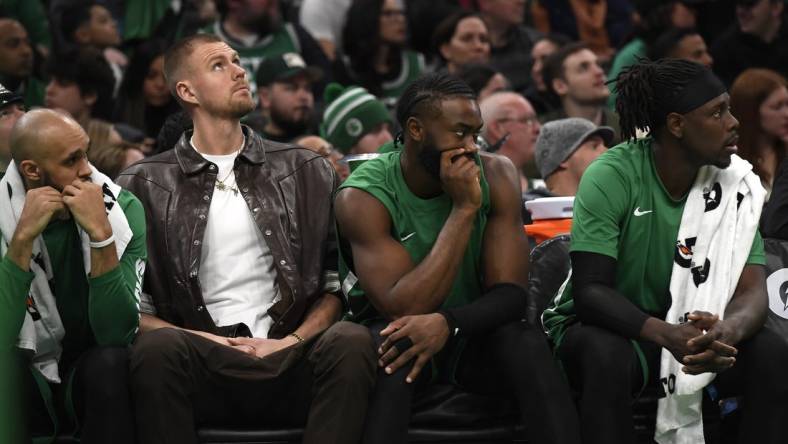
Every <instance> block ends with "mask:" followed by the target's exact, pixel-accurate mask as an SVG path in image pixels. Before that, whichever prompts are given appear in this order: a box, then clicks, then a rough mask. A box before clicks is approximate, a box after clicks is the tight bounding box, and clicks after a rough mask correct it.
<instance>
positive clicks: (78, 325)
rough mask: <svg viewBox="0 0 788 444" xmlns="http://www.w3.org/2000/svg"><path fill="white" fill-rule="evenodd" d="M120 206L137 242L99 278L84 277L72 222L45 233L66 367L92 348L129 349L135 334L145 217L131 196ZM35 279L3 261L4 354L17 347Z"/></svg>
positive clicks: (0, 341) (0, 325) (125, 194)
mask: <svg viewBox="0 0 788 444" xmlns="http://www.w3.org/2000/svg"><path fill="white" fill-rule="evenodd" d="M118 204H119V205H120V206H121V208H123V211H124V213H125V215H126V218H127V220H128V222H129V226H130V227H131V230H132V232H133V237H132V239H131V241H130V242H129V244H128V245H127V246H126V250H125V251H124V253H123V257H122V258H121V260H120V264H119V266H118V267H116V268H114V269H112V270H110V271H108V272H107V273H104V274H103V275H101V276H99V277H96V278H92V277H89V276H87V275H86V274H85V268H84V264H83V259H82V248H81V244H80V238H79V235H78V232H77V226H76V224H75V223H74V221H73V220H66V221H53V222H51V223H50V224H49V225H48V226H47V228H46V229H45V230H44V233H43V237H44V243H45V244H46V248H47V252H48V253H49V258H50V263H51V264H52V268H53V270H52V273H53V275H54V277H53V279H52V280H51V281H50V287H51V288H52V293H53V295H54V296H55V299H56V302H57V308H58V313H59V314H60V318H61V321H62V323H63V327H64V329H65V332H66V334H65V337H64V338H63V342H62V346H63V355H62V357H61V363H63V364H66V365H64V366H63V367H67V365H68V363H69V362H70V361H72V360H73V359H74V358H76V357H78V356H79V354H81V353H82V352H83V351H85V350H86V349H87V348H88V347H90V346H92V345H95V344H100V345H127V344H130V343H131V341H132V340H133V339H134V335H135V334H136V332H137V327H138V324H139V312H138V303H139V302H138V301H139V292H140V290H141V288H142V273H141V271H142V269H143V268H142V265H144V263H145V260H146V258H147V247H146V244H145V233H146V232H145V213H144V210H143V208H142V204H141V203H140V201H139V200H138V199H137V198H136V197H134V195H133V194H131V193H130V192H129V191H126V190H124V191H122V192H121V193H120V194H119V195H118ZM33 276H34V275H33V272H32V271H23V270H22V269H21V268H19V267H18V266H17V265H16V264H15V263H14V262H12V261H11V260H10V259H8V257H3V258H2V260H0V350H9V349H11V348H13V347H14V346H15V344H16V339H17V336H18V335H19V329H20V328H21V327H22V321H23V320H24V316H25V312H26V310H27V306H26V296H27V295H28V292H29V291H30V285H31V284H32V282H33Z"/></svg>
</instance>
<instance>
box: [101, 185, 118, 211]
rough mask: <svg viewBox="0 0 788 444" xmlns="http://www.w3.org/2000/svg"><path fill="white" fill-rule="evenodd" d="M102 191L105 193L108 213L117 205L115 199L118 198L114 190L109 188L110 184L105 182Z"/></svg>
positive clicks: (105, 204)
mask: <svg viewBox="0 0 788 444" xmlns="http://www.w3.org/2000/svg"><path fill="white" fill-rule="evenodd" d="M101 191H102V192H103V193H104V206H105V207H106V208H107V213H109V212H110V211H111V210H112V207H114V206H115V201H117V200H118V199H117V198H116V197H115V194H113V193H112V190H110V189H109V185H107V184H104V185H102V187H101Z"/></svg>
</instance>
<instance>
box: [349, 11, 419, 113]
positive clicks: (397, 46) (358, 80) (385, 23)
mask: <svg viewBox="0 0 788 444" xmlns="http://www.w3.org/2000/svg"><path fill="white" fill-rule="evenodd" d="M375 17H377V19H375ZM342 35H343V37H342V41H343V45H344V56H345V57H344V71H345V72H339V73H338V74H337V76H338V77H339V80H340V83H343V84H346V85H349V84H356V85H360V86H363V87H364V88H366V89H367V90H369V92H371V93H372V94H374V95H376V96H378V97H380V98H381V99H382V100H383V101H384V103H386V105H387V106H389V107H391V108H393V105H394V103H396V101H397V98H398V97H399V96H401V95H402V93H403V92H404V91H405V88H407V86H408V85H409V84H410V83H411V82H412V81H414V80H415V79H417V78H418V77H419V76H420V75H421V74H422V72H424V70H425V62H424V56H423V55H422V54H420V53H418V52H415V51H411V50H408V49H406V47H407V43H408V23H407V21H406V17H405V9H404V5H403V2H402V0H354V1H353V4H352V5H351V6H350V9H349V10H348V15H347V21H346V23H345V29H344V31H343V34H342ZM339 67H340V71H343V69H342V65H339Z"/></svg>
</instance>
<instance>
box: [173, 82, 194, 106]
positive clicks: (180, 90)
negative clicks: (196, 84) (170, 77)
mask: <svg viewBox="0 0 788 444" xmlns="http://www.w3.org/2000/svg"><path fill="white" fill-rule="evenodd" d="M175 92H176V93H177V94H178V97H180V98H181V100H182V101H183V102H184V103H191V104H192V105H196V104H198V103H199V100H198V99H197V95H196V94H194V90H193V89H192V86H191V84H190V83H189V81H187V80H182V81H180V82H178V83H176V84H175Z"/></svg>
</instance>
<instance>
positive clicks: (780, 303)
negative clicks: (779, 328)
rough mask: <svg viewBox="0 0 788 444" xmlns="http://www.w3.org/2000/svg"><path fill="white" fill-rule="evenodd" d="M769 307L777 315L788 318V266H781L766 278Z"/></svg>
mask: <svg viewBox="0 0 788 444" xmlns="http://www.w3.org/2000/svg"><path fill="white" fill-rule="evenodd" d="M766 290H767V291H768V293H769V309H770V310H771V311H772V312H773V313H774V314H776V315H777V316H779V317H781V318H783V319H788V268H781V269H779V270H777V271H775V272H774V273H772V274H770V275H769V277H768V278H766Z"/></svg>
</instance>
